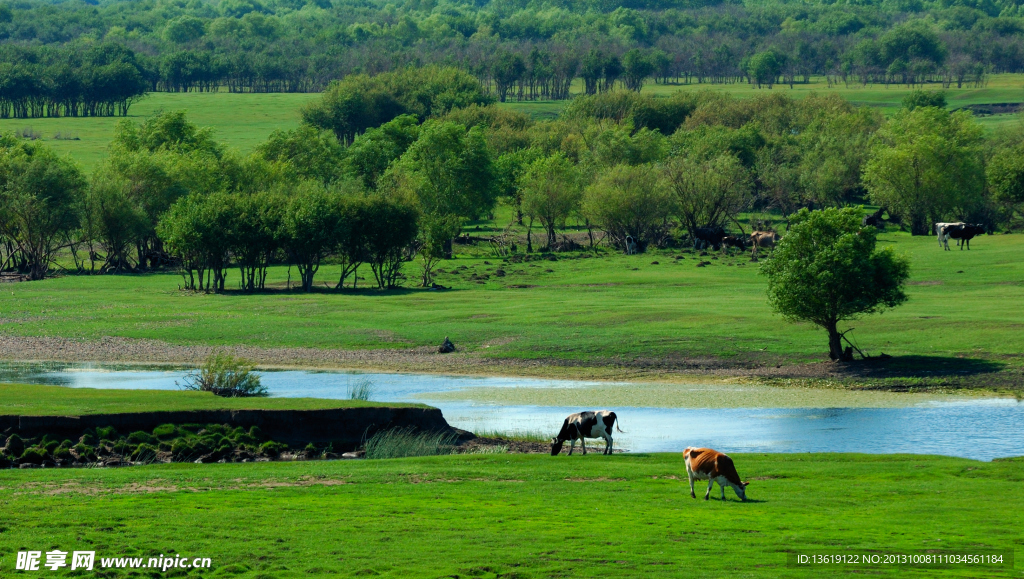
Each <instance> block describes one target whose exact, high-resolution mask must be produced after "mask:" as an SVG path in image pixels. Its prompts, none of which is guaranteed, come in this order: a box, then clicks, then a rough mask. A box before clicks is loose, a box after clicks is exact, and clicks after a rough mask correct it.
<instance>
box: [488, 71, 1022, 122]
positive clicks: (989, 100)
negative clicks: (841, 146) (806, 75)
mask: <svg viewBox="0 0 1024 579" xmlns="http://www.w3.org/2000/svg"><path fill="white" fill-rule="evenodd" d="M576 85H579V86H576ZM576 85H574V86H573V91H574V93H576V92H582V90H583V87H582V84H580V83H579V82H577V83H576ZM919 88H924V89H925V90H944V92H945V93H946V100H947V102H948V105H949V108H951V109H955V108H960V107H965V106H968V105H978V104H993V103H1019V102H1024V75H1021V74H994V75H990V76H989V77H988V81H987V82H986V83H985V86H983V87H980V88H973V87H967V86H965V87H964V88H959V89H958V88H956V87H955V86H954V87H952V88H949V89H943V88H942V85H939V84H929V85H925V86H924V87H913V88H911V87H907V86H906V85H899V86H896V85H893V86H890V87H888V88H887V87H886V86H885V85H868V86H862V85H859V84H856V83H851V84H850V85H849V86H846V85H843V84H839V85H833V86H831V87H830V86H828V83H827V82H826V80H825V78H824V77H812V78H811V82H810V83H808V84H794V85H793V88H789V85H785V84H778V85H775V86H774V88H771V89H768V88H760V89H758V88H755V87H754V86H753V85H749V84H746V83H732V84H697V83H696V82H694V83H691V84H655V83H652V82H648V83H647V84H645V85H644V88H643V92H644V93H646V94H652V95H659V96H667V95H669V94H672V93H674V92H676V91H680V90H684V91H694V90H713V91H722V92H727V93H729V94H731V95H733V96H736V97H739V98H750V97H753V96H756V95H759V94H769V93H779V92H781V93H782V94H785V95H788V96H791V97H793V98H797V99H801V98H804V97H806V96H807V95H809V94H811V93H819V94H821V93H832V92H834V93H838V94H839V95H841V96H843V98H845V99H847V100H849V101H850V102H852V103H853V104H855V105H865V106H871V107H877V108H880V109H882V110H883V111H884V112H885V113H886V114H892V113H893V112H895V111H896V110H897V109H898V108H899V107H900V106H901V101H902V100H903V97H905V96H907V94H909V93H910V92H911V91H913V90H915V89H919ZM502 106H505V107H508V108H510V109H513V110H517V111H520V112H524V113H526V114H528V115H530V116H532V117H533V118H535V119H538V120H539V119H549V118H554V117H556V116H557V115H558V113H559V112H560V111H561V110H562V108H563V107H564V106H565V101H534V102H514V101H510V102H508V103H505V104H503V105H502ZM978 120H979V122H981V124H982V125H983V126H985V127H986V128H995V127H997V126H1000V125H1006V124H1010V123H1013V122H1016V120H1017V115H1013V114H1002V115H991V116H983V117H978Z"/></svg>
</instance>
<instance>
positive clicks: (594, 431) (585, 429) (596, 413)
mask: <svg viewBox="0 0 1024 579" xmlns="http://www.w3.org/2000/svg"><path fill="white" fill-rule="evenodd" d="M616 420H618V417H616V416H615V413H614V412H611V411H609V410H587V411H586V412H577V413H576V414H570V415H569V417H568V418H566V419H565V420H564V421H563V422H562V429H561V430H560V431H559V432H558V436H556V437H555V438H552V439H551V456H555V455H556V454H558V453H559V452H562V445H563V444H564V443H565V441H566V440H568V441H569V455H570V456H571V455H572V451H573V449H575V448H576V439H579V440H580V442H581V443H582V446H583V454H587V439H588V438H603V439H604V442H605V446H604V454H611V453H612V426H615V430H618V431H619V432H622V431H621V430H619V427H618V425H617V424H615V422H616Z"/></svg>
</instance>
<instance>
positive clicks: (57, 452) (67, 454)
mask: <svg viewBox="0 0 1024 579" xmlns="http://www.w3.org/2000/svg"><path fill="white" fill-rule="evenodd" d="M70 449H71V442H70V441H64V443H62V444H61V445H60V446H58V447H57V448H55V449H54V450H53V452H52V453H51V454H52V455H53V458H54V460H68V459H70V458H71V450H70Z"/></svg>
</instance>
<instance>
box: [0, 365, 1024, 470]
mask: <svg viewBox="0 0 1024 579" xmlns="http://www.w3.org/2000/svg"><path fill="white" fill-rule="evenodd" d="M187 373H188V369H186V368H166V367H161V368H140V367H138V366H108V365H103V366H96V365H85V364H5V365H0V381H6V382H22V383H31V384H51V385H60V386H69V387H74V388H127V389H155V390H166V389H176V388H177V386H176V382H180V381H181V380H182V378H183V377H184V376H185V375H186V374H187ZM367 379H368V380H370V381H371V382H372V383H373V388H374V394H373V399H374V400H379V401H384V402H388V401H420V400H423V398H418V396H423V395H427V396H426V401H427V402H428V403H431V404H434V405H436V406H438V407H439V408H441V410H442V412H444V415H445V417H446V418H447V420H448V422H449V423H451V424H452V425H453V426H456V427H459V428H464V429H466V430H472V431H477V432H479V431H495V430H498V431H530V432H543V433H549V432H550V433H552V434H553V433H555V432H557V430H558V428H559V426H561V423H562V420H563V419H564V418H565V416H566V415H567V414H570V413H572V412H576V411H578V410H580V409H579V408H569V407H558V406H527V405H512V406H509V405H499V404H478V403H472V402H465V401H451V400H438V401H431V400H430V398H429V394H430V393H441V392H450V391H452V390H459V389H463V388H479V387H487V388H509V387H534V388H536V387H545V388H552V387H555V388H582V387H587V386H591V385H593V384H594V383H589V382H572V381H564V380H562V381H559V380H539V379H524V378H488V377H460V376H435V375H416V374H378V373H360V372H306V371H295V370H292V371H272V372H265V373H264V374H263V383H264V384H265V385H266V386H267V388H268V389H269V390H270V392H271V394H272V395H273V396H282V397H317V398H344V397H346V395H347V392H348V386H349V385H350V384H353V383H355V382H359V381H363V380H367ZM604 384H606V383H604ZM614 410H615V411H616V412H617V413H618V415H619V418H620V422H621V427H622V430H624V431H626V432H625V433H624V434H618V433H616V437H615V440H616V446H617V447H619V448H625V449H629V450H630V451H633V452H669V451H681V450H682V449H683V448H685V447H686V446H710V447H714V448H718V449H721V450H724V451H728V452H826V451H827V452H880V453H920V454H944V455H952V456H962V457H967V458H975V459H981V460H990V459H992V458H996V457H1001V456H1019V455H1024V404H1021V403H1019V402H1016V401H1014V400H1012V399H964V400H960V401H952V402H929V403H925V404H922V405H918V406H914V407H908V408H807V409H793V408H785V409H776V408H726V409H691V408H628V407H626V408H623V407H617V408H614Z"/></svg>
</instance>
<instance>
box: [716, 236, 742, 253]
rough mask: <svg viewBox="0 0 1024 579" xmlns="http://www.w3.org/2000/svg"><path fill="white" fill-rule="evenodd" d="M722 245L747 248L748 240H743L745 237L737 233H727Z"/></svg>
mask: <svg viewBox="0 0 1024 579" xmlns="http://www.w3.org/2000/svg"><path fill="white" fill-rule="evenodd" d="M722 245H726V246H729V247H738V248H740V249H741V250H743V249H746V248H747V244H746V242H744V241H743V238H742V237H737V236H735V235H726V236H725V237H723V238H722Z"/></svg>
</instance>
